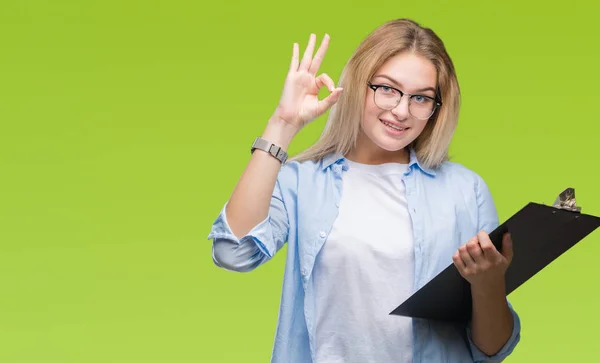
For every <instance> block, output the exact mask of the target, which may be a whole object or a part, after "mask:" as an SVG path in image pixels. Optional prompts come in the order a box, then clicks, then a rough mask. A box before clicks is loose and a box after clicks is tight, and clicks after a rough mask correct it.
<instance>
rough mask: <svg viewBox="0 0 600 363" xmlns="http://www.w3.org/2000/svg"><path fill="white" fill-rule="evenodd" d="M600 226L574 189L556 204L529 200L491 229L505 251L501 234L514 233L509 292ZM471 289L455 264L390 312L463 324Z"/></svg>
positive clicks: (492, 237)
mask: <svg viewBox="0 0 600 363" xmlns="http://www.w3.org/2000/svg"><path fill="white" fill-rule="evenodd" d="M599 226H600V218H599V217H597V216H593V215H588V214H582V213H581V207H578V206H577V205H576V201H575V190H574V189H573V188H567V189H565V190H564V191H563V192H562V193H560V194H559V196H558V198H556V201H555V202H554V204H553V205H552V206H548V205H544V204H539V203H533V202H530V203H528V204H527V205H525V206H524V207H523V208H522V209H520V210H519V211H517V212H516V213H515V214H514V215H513V216H511V217H510V218H509V219H507V220H506V221H505V222H504V223H502V224H501V225H500V226H498V227H497V228H496V229H495V230H493V231H492V232H490V233H489V237H490V240H491V241H492V243H493V244H494V246H495V247H496V249H498V251H501V248H502V236H503V235H504V233H505V232H510V234H511V238H512V242H513V252H514V255H513V259H512V262H511V264H510V266H509V267H508V269H507V271H506V275H505V281H506V295H508V294H510V293H511V292H513V291H514V290H515V289H517V288H518V287H519V286H521V285H522V284H524V283H525V282H526V281H527V280H529V279H530V278H532V277H533V276H534V275H535V274H537V273H538V272H539V271H541V270H542V269H543V268H544V267H546V266H548V265H549V264H550V263H552V262H553V261H554V260H555V259H557V258H558V257H560V256H561V255H562V254H564V253H565V252H566V251H567V250H569V249H570V248H571V247H573V246H574V245H575V244H577V243H578V242H579V241H581V240H582V239H583V238H585V237H586V236H587V235H589V234H590V233H592V232H593V231H594V230H595V229H596V228H598V227H599ZM471 309H472V301H471V290H470V284H469V282H468V281H467V280H465V279H464V278H463V277H462V276H461V275H460V273H459V272H458V269H457V268H456V266H454V264H450V266H448V267H447V268H446V269H444V270H443V271H442V272H440V273H439V274H438V275H437V276H436V277H434V278H433V279H432V280H431V281H429V282H428V283H427V284H425V285H424V286H423V287H422V288H420V289H419V290H418V291H416V292H415V293H414V294H413V295H412V296H410V297H409V298H408V299H406V300H405V301H404V302H403V303H402V304H401V305H399V306H398V307H397V308H396V309H394V310H393V311H392V312H391V313H390V315H401V316H406V317H412V318H420V319H428V320H436V321H444V322H456V323H465V322H467V321H468V320H469V319H470V318H471Z"/></svg>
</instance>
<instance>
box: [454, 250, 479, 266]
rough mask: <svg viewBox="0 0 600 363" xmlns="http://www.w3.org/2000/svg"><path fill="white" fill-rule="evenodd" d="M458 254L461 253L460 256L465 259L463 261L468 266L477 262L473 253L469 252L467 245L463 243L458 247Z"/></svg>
mask: <svg viewBox="0 0 600 363" xmlns="http://www.w3.org/2000/svg"><path fill="white" fill-rule="evenodd" d="M458 254H459V255H460V258H461V259H462V260H463V263H464V264H465V266H466V267H469V266H471V265H474V264H475V261H474V260H473V257H471V255H470V254H469V251H467V246H466V245H462V246H460V247H459V248H458Z"/></svg>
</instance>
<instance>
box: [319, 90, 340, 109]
mask: <svg viewBox="0 0 600 363" xmlns="http://www.w3.org/2000/svg"><path fill="white" fill-rule="evenodd" d="M343 90H344V89H343V88H336V89H334V90H333V92H331V94H329V96H327V97H325V98H324V99H322V100H321V101H319V103H318V105H317V113H318V115H319V116H320V115H322V114H324V113H325V111H327V110H328V109H329V108H330V107H331V106H333V105H334V104H335V103H336V102H337V101H338V99H339V98H340V95H341V94H342V91H343Z"/></svg>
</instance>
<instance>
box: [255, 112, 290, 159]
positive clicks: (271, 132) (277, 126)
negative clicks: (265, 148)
mask: <svg viewBox="0 0 600 363" xmlns="http://www.w3.org/2000/svg"><path fill="white" fill-rule="evenodd" d="M298 131H299V129H298V127H297V126H294V125H290V124H289V123H287V122H285V121H283V120H281V119H279V118H277V117H276V116H273V117H271V119H269V122H268V123H267V127H266V128H265V130H264V131H263V134H262V136H261V137H262V138H263V139H265V140H268V141H269V142H272V143H273V144H275V145H277V146H279V147H281V148H282V149H284V150H285V151H287V149H288V147H289V145H290V143H291V142H292V139H293V138H294V136H296V134H297V133H298Z"/></svg>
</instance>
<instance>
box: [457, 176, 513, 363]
mask: <svg viewBox="0 0 600 363" xmlns="http://www.w3.org/2000/svg"><path fill="white" fill-rule="evenodd" d="M476 187H477V203H478V210H479V212H478V218H479V223H478V227H479V230H483V231H485V232H486V233H490V232H492V231H493V230H494V229H496V227H498V225H499V221H498V214H497V211H496V206H495V204H494V200H493V198H492V195H491V193H490V190H489V188H488V186H487V184H486V183H485V181H484V180H483V179H482V178H481V177H479V176H478V177H477V185H476ZM507 303H508V307H509V309H510V311H511V313H512V316H513V330H512V333H511V336H510V338H509V339H508V341H507V342H506V343H505V344H504V346H503V347H502V349H500V350H499V351H498V352H497V353H496V354H494V355H492V356H489V355H487V354H485V353H484V352H482V351H481V350H480V349H479V348H477V346H476V345H475V344H474V343H473V340H472V338H471V329H470V328H469V326H470V324H468V325H467V338H468V341H469V346H470V348H471V353H472V354H473V361H474V362H500V361H502V360H504V359H505V358H507V357H508V356H509V355H510V354H511V353H512V351H513V350H514V349H515V347H516V346H517V344H518V343H519V341H520V334H521V321H520V319H519V315H518V314H517V312H516V311H515V309H514V308H513V306H512V304H511V303H510V302H509V301H508V299H507Z"/></svg>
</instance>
